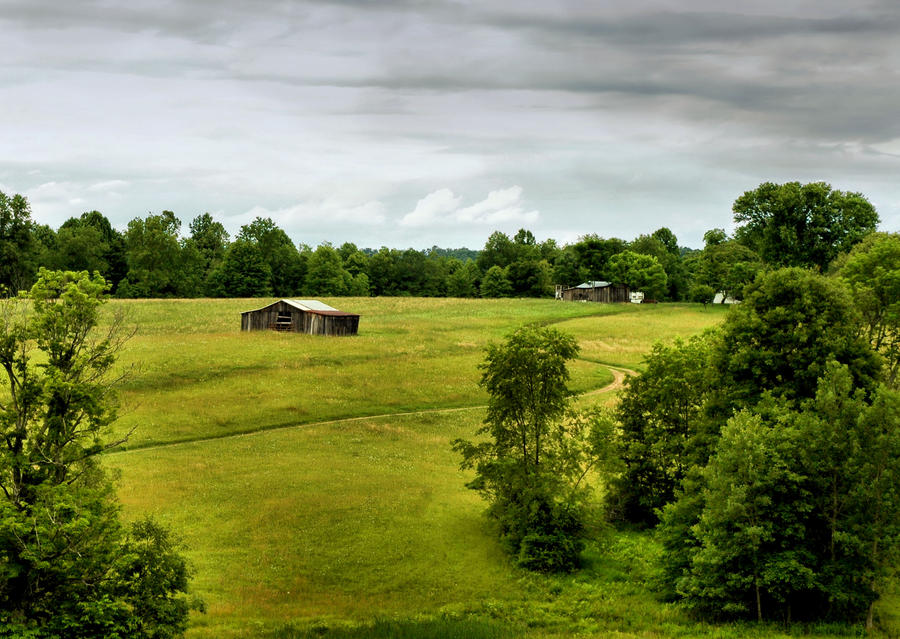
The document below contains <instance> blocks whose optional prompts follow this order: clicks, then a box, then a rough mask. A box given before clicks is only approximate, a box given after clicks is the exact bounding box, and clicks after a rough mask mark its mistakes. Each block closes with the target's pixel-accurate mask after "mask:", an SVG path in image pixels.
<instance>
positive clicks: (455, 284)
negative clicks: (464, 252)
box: [447, 260, 481, 297]
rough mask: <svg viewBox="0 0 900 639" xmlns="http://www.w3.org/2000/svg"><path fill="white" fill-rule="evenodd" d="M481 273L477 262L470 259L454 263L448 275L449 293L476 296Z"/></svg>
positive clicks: (450, 294)
mask: <svg viewBox="0 0 900 639" xmlns="http://www.w3.org/2000/svg"><path fill="white" fill-rule="evenodd" d="M479 279H481V273H480V272H479V271H478V267H477V266H476V265H475V262H473V261H472V260H468V261H466V262H458V263H457V264H455V265H454V267H453V270H452V271H451V272H450V275H448V276H447V295H448V296H450V297H475V296H476V295H477V293H478V280H479Z"/></svg>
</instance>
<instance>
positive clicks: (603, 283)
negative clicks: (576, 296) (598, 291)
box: [574, 281, 612, 288]
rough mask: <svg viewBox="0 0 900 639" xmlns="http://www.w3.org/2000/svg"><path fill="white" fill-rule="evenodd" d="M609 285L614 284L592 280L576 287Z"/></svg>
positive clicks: (603, 286) (604, 286)
mask: <svg viewBox="0 0 900 639" xmlns="http://www.w3.org/2000/svg"><path fill="white" fill-rule="evenodd" d="M607 286H612V284H611V283H610V282H602V281H597V282H594V281H591V282H584V283H583V284H579V285H578V286H576V287H574V288H606V287H607Z"/></svg>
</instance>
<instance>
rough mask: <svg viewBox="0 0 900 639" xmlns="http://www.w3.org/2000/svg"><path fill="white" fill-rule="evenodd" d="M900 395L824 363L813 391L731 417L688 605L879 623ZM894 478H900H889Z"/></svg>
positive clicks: (705, 497)
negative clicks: (864, 385)
mask: <svg viewBox="0 0 900 639" xmlns="http://www.w3.org/2000/svg"><path fill="white" fill-rule="evenodd" d="M898 423H900V396H898V395H897V393H896V392H894V391H890V390H887V389H886V388H884V387H882V388H880V389H878V390H876V391H875V392H874V393H873V395H872V397H871V401H870V399H869V398H867V397H866V393H865V392H864V391H863V390H860V389H854V388H853V381H852V376H851V375H850V373H849V370H848V368H847V367H846V366H841V365H839V364H837V363H836V362H832V363H830V364H829V366H828V368H827V370H826V371H825V374H824V376H823V377H822V378H821V379H820V380H819V384H818V388H817V391H816V396H815V397H814V398H812V399H807V400H804V401H803V402H802V403H801V404H799V405H797V404H795V403H792V402H790V401H789V400H786V399H783V398H782V399H776V398H771V397H770V398H766V399H764V401H763V402H762V403H761V404H760V405H759V407H758V408H757V409H756V410H755V411H754V412H753V413H751V412H749V411H744V412H741V413H739V414H738V415H737V416H735V417H734V418H732V419H730V420H729V421H728V424H727V425H726V427H725V428H724V429H723V431H722V436H721V438H720V440H719V442H718V445H717V448H716V452H715V454H714V455H713V456H712V458H711V459H710V462H709V465H708V466H707V467H706V469H705V470H704V476H705V480H706V482H705V486H706V487H705V489H704V490H703V491H702V496H701V501H702V508H701V514H700V517H699V521H698V524H697V525H696V526H694V527H692V530H691V534H692V535H693V536H694V537H695V540H696V546H695V547H694V549H693V552H692V553H691V558H690V568H689V569H688V570H686V571H685V572H684V574H683V577H682V578H681V579H680V580H679V583H678V589H679V591H680V592H681V594H682V595H683V596H684V597H685V598H686V600H687V601H688V603H689V604H691V605H692V606H694V607H697V608H699V609H702V610H706V611H709V612H715V613H722V612H724V613H730V614H738V615H748V616H749V615H750V614H752V615H753V616H754V617H756V618H757V619H760V620H761V619H763V618H786V619H790V618H792V617H793V616H800V617H804V618H808V619H809V618H813V619H815V618H833V619H841V620H861V619H862V618H864V617H868V621H869V624H871V623H872V614H871V611H872V604H873V603H874V601H875V600H876V599H877V596H878V593H879V590H880V589H881V588H882V587H883V585H884V584H885V576H886V574H887V573H888V572H889V569H890V566H891V565H892V561H893V559H894V553H895V552H896V551H897V548H898V538H897V532H898V530H900V493H898V491H897V490H896V487H897V485H898V484H897V481H898V479H900V429H898ZM891 482H893V484H891Z"/></svg>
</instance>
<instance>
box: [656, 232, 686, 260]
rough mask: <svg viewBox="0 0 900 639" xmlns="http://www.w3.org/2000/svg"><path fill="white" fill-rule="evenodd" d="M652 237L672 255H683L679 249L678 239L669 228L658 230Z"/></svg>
mask: <svg viewBox="0 0 900 639" xmlns="http://www.w3.org/2000/svg"><path fill="white" fill-rule="evenodd" d="M651 237H652V238H653V239H655V240H658V241H659V242H661V243H662V245H663V246H664V247H666V251H668V252H669V253H671V254H672V255H680V254H681V251H680V249H679V248H678V238H677V237H675V234H674V233H673V232H672V231H671V229H669V228H668V227H665V226H663V227H660V228H658V229H656V230H655V231H653V234H652V235H651Z"/></svg>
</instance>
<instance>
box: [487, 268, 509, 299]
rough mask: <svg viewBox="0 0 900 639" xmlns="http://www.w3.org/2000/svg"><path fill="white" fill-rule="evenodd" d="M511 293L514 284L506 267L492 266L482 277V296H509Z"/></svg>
mask: <svg viewBox="0 0 900 639" xmlns="http://www.w3.org/2000/svg"><path fill="white" fill-rule="evenodd" d="M511 293H512V285H511V284H510V283H509V277H507V275H506V269H505V268H502V267H500V266H492V267H491V268H489V269H488V270H487V273H485V274H484V277H483V278H481V297H508V296H509V295H510V294H511Z"/></svg>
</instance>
